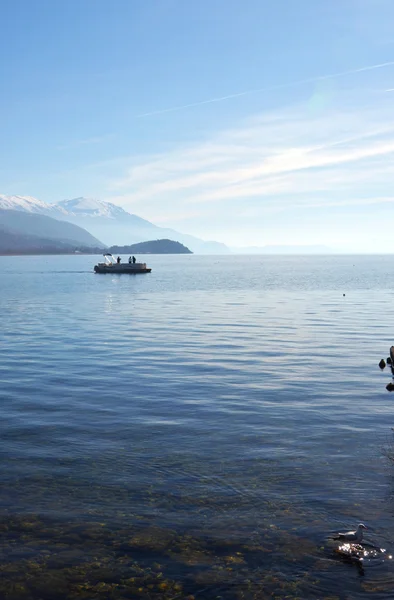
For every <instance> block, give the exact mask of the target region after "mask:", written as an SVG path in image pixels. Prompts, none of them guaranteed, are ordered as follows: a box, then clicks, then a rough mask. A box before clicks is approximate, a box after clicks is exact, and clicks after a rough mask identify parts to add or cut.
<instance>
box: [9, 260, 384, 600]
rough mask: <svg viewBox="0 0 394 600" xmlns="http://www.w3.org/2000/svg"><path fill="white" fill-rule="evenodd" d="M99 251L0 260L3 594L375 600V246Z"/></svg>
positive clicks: (378, 377)
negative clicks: (346, 547) (213, 253)
mask: <svg viewBox="0 0 394 600" xmlns="http://www.w3.org/2000/svg"><path fill="white" fill-rule="evenodd" d="M97 258H98V257H89V256H73V257H60V256H56V257H55V256H53V257H11V258H9V257H7V258H6V257H0V277H1V294H0V313H1V315H2V318H1V329H0V343H1V349H2V360H1V363H0V385H1V387H0V397H1V407H2V421H3V427H2V436H1V442H0V456H1V467H0V469H1V471H0V476H1V484H2V486H1V495H0V501H1V523H2V525H1V527H2V531H3V534H4V541H5V543H4V544H3V550H2V551H1V560H2V566H1V569H2V571H3V575H4V577H3V582H2V583H1V584H0V586H3V587H2V588H1V587H0V591H1V590H2V593H3V595H5V597H7V598H12V599H16V600H19V599H23V600H39V599H41V598H44V599H49V600H50V599H51V598H52V597H53V598H67V599H68V598H70V599H71V598H86V600H90V599H92V598H100V599H101V598H105V599H107V598H111V599H112V598H113V599H115V600H116V599H122V598H135V597H147V598H148V597H151V598H185V597H187V596H192V595H193V596H194V597H195V598H207V599H208V598H216V597H221V598H223V599H225V600H230V599H233V598H234V599H235V598H259V599H261V598H262V599H264V598H272V597H274V598H292V599H295V598H303V599H309V598H310V599H316V598H327V599H328V598H331V599H332V598H340V599H345V598H349V599H350V598H351V599H355V598H379V599H383V598H391V597H392V589H393V585H394V573H393V564H392V561H390V560H389V559H388V558H384V559H382V560H381V561H378V562H373V563H371V564H366V565H365V568H364V574H362V573H360V569H358V568H356V567H355V566H354V565H352V564H347V563H344V562H343V561H341V560H339V559H338V557H337V556H336V555H335V553H334V552H333V550H332V547H331V546H330V544H329V543H327V541H326V536H327V535H329V534H330V533H331V532H332V531H335V530H338V529H343V528H345V529H348V528H351V527H353V526H354V525H355V524H357V523H358V522H359V521H364V522H366V523H367V525H368V527H369V530H368V540H369V541H371V542H373V543H376V544H377V545H378V546H379V547H382V548H387V549H388V552H392V551H394V522H393V507H394V505H393V498H392V490H393V488H392V482H393V480H392V470H391V468H390V465H389V464H388V462H387V460H386V459H385V458H384V457H383V456H382V447H383V446H385V445H387V444H390V443H391V436H392V432H391V426H394V415H393V408H394V394H391V395H390V394H389V393H388V392H387V391H386V389H385V386H386V384H387V383H388V382H389V381H390V379H391V374H390V373H388V371H387V369H386V370H385V371H384V372H383V373H382V372H380V370H379V369H378V367H377V364H378V362H379V360H380V358H382V357H386V356H387V355H388V349H389V347H390V346H391V345H392V344H393V343H394V331H393V317H394V310H393V302H392V300H393V289H394V280H393V277H392V272H393V259H392V257H390V256H374V257H368V256H359V257H352V256H348V257H340V256H333V257H300V256H297V257H272V256H268V257H256V256H254V257H245V256H242V257H240V256H238V257H237V256H231V257H199V256H168V257H159V256H152V257H149V260H147V262H149V266H152V273H151V274H149V275H141V276H126V275H114V276H110V275H96V274H94V273H93V272H92V267H93V264H94V262H95V261H97ZM393 468H394V467H393ZM392 553H393V554H394V552H392ZM385 557H386V555H385ZM55 590H56V591H55ZM59 590H60V591H59ZM6 594H8V595H6ZM59 594H60V595H59Z"/></svg>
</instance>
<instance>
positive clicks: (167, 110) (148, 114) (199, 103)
mask: <svg viewBox="0 0 394 600" xmlns="http://www.w3.org/2000/svg"><path fill="white" fill-rule="evenodd" d="M392 66H394V61H388V62H384V63H378V64H375V65H368V66H364V67H358V68H356V69H348V70H347V71H340V72H338V73H329V74H326V75H318V76H316V77H308V78H306V79H299V80H297V81H289V82H287V83H281V84H278V85H271V86H265V87H261V88H255V89H250V90H245V91H243V92H236V93H233V94H227V95H225V96H218V97H215V98H208V99H206V100H199V101H197V102H190V103H188V104H181V105H179V106H172V107H169V108H161V109H158V110H153V111H149V112H145V113H141V114H139V115H136V117H135V118H136V119H142V118H145V117H152V116H155V115H164V114H166V113H172V112H178V111H180V110H186V109H188V108H193V107H196V106H203V105H204V104H214V103H216V102H223V101H224V100H232V99H234V98H240V97H242V96H250V95H252V94H260V93H263V92H273V91H275V90H281V89H286V88H292V87H297V86H301V85H304V84H308V83H317V82H319V81H325V80H329V79H339V78H341V77H346V76H349V75H355V74H357V73H364V72H367V71H375V70H377V69H385V68H387V67H392ZM386 91H388V92H389V91H392V90H386Z"/></svg>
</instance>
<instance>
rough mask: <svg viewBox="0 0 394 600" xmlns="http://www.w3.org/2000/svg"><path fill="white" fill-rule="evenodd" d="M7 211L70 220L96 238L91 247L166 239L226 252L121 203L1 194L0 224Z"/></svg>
mask: <svg viewBox="0 0 394 600" xmlns="http://www.w3.org/2000/svg"><path fill="white" fill-rule="evenodd" d="M10 211H12V212H15V211H18V212H21V213H26V214H30V215H41V216H45V217H50V218H52V219H56V220H57V221H62V222H63V223H64V225H65V224H66V223H67V225H69V224H70V223H72V224H73V225H75V226H77V227H79V228H83V229H85V230H86V233H87V232H89V233H90V234H91V237H94V238H96V239H95V242H94V243H93V242H92V243H90V244H86V245H90V246H96V247H102V246H103V245H106V246H112V245H114V244H116V245H119V246H120V245H130V244H135V243H138V242H145V241H148V240H154V239H163V238H167V239H171V240H174V241H177V242H180V243H182V244H184V245H186V246H187V247H188V248H190V250H192V252H196V253H198V254H226V253H228V252H229V249H228V248H227V246H225V245H224V244H221V243H219V242H213V241H212V242H210V241H204V240H201V239H199V238H196V237H194V236H191V235H187V234H184V233H180V232H178V231H175V230H173V229H167V228H164V227H158V226H157V225H154V224H153V223H151V222H150V221H147V220H146V219H142V218H141V217H138V216H137V215H134V214H131V213H129V212H127V211H125V210H124V209H123V208H121V207H120V206H117V205H115V204H112V203H110V202H103V201H101V200H96V199H93V198H83V197H80V198H74V199H72V200H62V201H60V202H58V203H53V204H48V203H46V202H42V201H41V200H38V199H37V198H33V197H31V196H6V195H0V224H1V222H2V216H1V215H2V214H3V213H6V212H10ZM25 233H26V234H31V233H32V231H30V230H29V229H27V230H26V231H25ZM40 235H41V234H40ZM88 235H89V234H88ZM44 237H47V236H44ZM98 240H100V242H99V241H98Z"/></svg>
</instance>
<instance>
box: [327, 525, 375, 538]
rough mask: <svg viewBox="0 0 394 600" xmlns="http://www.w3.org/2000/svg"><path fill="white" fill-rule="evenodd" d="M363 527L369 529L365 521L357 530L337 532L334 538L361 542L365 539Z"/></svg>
mask: <svg viewBox="0 0 394 600" xmlns="http://www.w3.org/2000/svg"><path fill="white" fill-rule="evenodd" d="M363 529H368V528H367V527H366V526H365V525H364V523H360V524H359V525H358V527H357V529H356V531H345V532H344V533H336V534H335V536H334V537H333V538H332V539H333V540H340V541H341V542H361V541H362V539H363V535H364V534H363Z"/></svg>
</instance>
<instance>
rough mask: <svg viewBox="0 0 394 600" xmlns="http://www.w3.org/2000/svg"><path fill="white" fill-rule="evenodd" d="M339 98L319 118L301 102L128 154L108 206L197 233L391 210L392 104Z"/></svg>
mask: <svg viewBox="0 0 394 600" xmlns="http://www.w3.org/2000/svg"><path fill="white" fill-rule="evenodd" d="M382 98H383V99H382ZM341 100H342V108H341V109H339V108H336V109H331V110H329V111H327V112H324V113H321V114H316V113H315V112H311V111H310V110H309V108H308V105H298V106H294V107H292V108H285V109H281V110H277V111H274V112H269V113H265V114H262V115H257V116H255V117H254V118H252V119H248V120H245V121H243V122H242V123H239V124H238V126H237V127H234V128H232V129H231V130H228V131H223V132H221V133H217V134H216V135H213V136H212V137H211V139H208V140H206V141H205V142H204V143H201V142H200V143H196V144H189V145H186V146H185V145H182V146H181V147H175V148H174V149H173V150H172V151H171V152H167V153H164V154H161V155H160V154H159V155H153V156H151V157H149V156H148V157H145V158H139V159H138V158H135V159H134V160H132V161H131V164H130V167H129V168H128V169H127V171H126V172H125V173H124V175H123V176H122V177H119V178H117V179H115V180H113V181H112V182H111V183H110V186H109V191H110V195H111V200H113V201H114V202H115V203H118V204H121V205H123V206H124V207H125V208H127V209H129V210H131V211H133V212H136V213H137V214H141V215H143V216H145V217H147V218H150V219H151V220H153V221H154V222H157V223H159V222H161V223H166V224H168V225H171V226H173V227H178V228H181V227H183V228H184V229H185V230H186V231H190V232H193V233H195V234H200V235H201V234H202V231H201V230H202V228H203V227H204V223H205V224H206V223H217V222H222V223H225V222H228V223H230V222H234V221H236V220H238V222H239V226H240V223H241V222H245V223H246V221H245V219H249V221H250V219H251V218H253V219H254V223H253V226H256V227H258V224H259V223H260V226H262V225H261V224H262V223H264V221H265V220H266V219H267V218H268V217H269V216H270V215H271V216H272V215H281V217H280V219H282V221H285V220H286V219H288V218H289V216H288V215H289V214H290V213H291V214H292V215H293V218H294V214H295V213H294V211H297V210H298V211H299V213H300V215H307V214H308V215H309V212H308V211H312V212H313V213H316V211H321V210H323V209H324V211H325V214H326V215H328V214H329V211H334V212H335V211H338V210H343V209H345V208H346V207H347V208H348V209H349V211H351V212H352V214H353V215H354V216H355V218H357V207H359V208H360V210H363V211H365V210H370V209H369V208H368V207H372V206H374V205H376V206H387V207H389V206H391V205H392V201H393V200H392V199H393V197H394V189H393V187H394V186H393V184H392V162H393V158H394V112H393V110H392V107H391V103H390V102H389V101H388V100H387V101H385V100H384V96H380V97H379V107H378V108H377V106H376V96H372V95H371V96H370V97H369V98H367V99H364V100H363V104H360V102H359V99H358V95H357V93H354V94H352V95H350V96H346V97H343V98H342V99H341ZM253 215H254V217H251V216H253ZM310 218H311V217H310V215H309V216H308V219H310ZM327 218H328V217H327ZM365 226H366V225H365ZM234 227H235V226H234ZM222 239H223V238H222Z"/></svg>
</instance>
